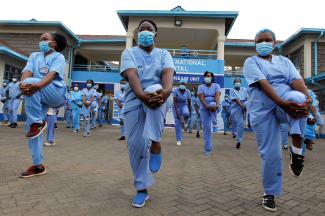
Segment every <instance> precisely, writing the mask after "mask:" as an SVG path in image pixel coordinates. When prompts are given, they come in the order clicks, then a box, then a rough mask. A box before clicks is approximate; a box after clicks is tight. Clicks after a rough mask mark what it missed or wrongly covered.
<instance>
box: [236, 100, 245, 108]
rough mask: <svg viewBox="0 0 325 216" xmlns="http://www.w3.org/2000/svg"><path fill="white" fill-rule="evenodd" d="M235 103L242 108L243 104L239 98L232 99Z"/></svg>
mask: <svg viewBox="0 0 325 216" xmlns="http://www.w3.org/2000/svg"><path fill="white" fill-rule="evenodd" d="M234 101H235V103H236V104H238V105H239V106H240V107H241V108H243V105H242V104H241V102H240V100H238V99H234Z"/></svg>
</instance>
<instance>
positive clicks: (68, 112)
mask: <svg viewBox="0 0 325 216" xmlns="http://www.w3.org/2000/svg"><path fill="white" fill-rule="evenodd" d="M65 118H66V125H67V127H70V128H72V118H73V117H72V110H71V109H66V110H65Z"/></svg>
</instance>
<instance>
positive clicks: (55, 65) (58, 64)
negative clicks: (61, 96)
mask: <svg viewBox="0 0 325 216" xmlns="http://www.w3.org/2000/svg"><path fill="white" fill-rule="evenodd" d="M64 65H65V59H64V56H63V55H62V54H59V55H57V56H56V57H55V58H54V59H53V60H52V64H51V67H50V68H49V72H56V73H57V74H58V76H59V77H60V78H61V80H63V79H64Z"/></svg>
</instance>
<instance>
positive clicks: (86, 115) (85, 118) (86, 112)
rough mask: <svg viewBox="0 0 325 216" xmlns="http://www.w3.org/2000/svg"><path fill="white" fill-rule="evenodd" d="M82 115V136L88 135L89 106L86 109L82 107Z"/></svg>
mask: <svg viewBox="0 0 325 216" xmlns="http://www.w3.org/2000/svg"><path fill="white" fill-rule="evenodd" d="M82 115H83V121H84V134H85V133H90V106H89V107H86V106H85V105H83V107H82Z"/></svg>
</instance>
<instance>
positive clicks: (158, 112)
mask: <svg viewBox="0 0 325 216" xmlns="http://www.w3.org/2000/svg"><path fill="white" fill-rule="evenodd" d="M166 112H167V106H166V103H164V104H163V105H161V106H160V107H159V108H157V109H150V108H148V107H146V106H145V105H141V106H139V107H137V108H135V109H134V110H131V111H127V112H126V113H124V120H125V127H126V138H127V143H128V150H129V159H130V163H131V168H132V172H133V176H134V186H135V188H136V190H137V191H138V190H144V189H147V188H149V187H150V186H152V185H153V183H154V178H153V175H152V173H151V172H150V170H149V154H150V146H151V141H155V142H160V141H161V137H162V134H163V129H164V120H165V117H166Z"/></svg>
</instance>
